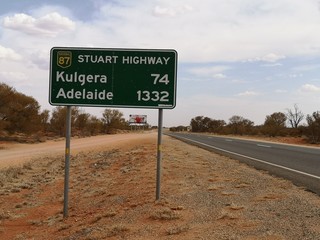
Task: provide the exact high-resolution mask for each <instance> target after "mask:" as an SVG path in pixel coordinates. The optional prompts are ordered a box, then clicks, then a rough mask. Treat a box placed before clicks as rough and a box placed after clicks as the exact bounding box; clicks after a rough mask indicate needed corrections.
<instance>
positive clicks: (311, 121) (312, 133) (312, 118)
mask: <svg viewBox="0 0 320 240" xmlns="http://www.w3.org/2000/svg"><path fill="white" fill-rule="evenodd" d="M306 119H307V124H308V127H307V136H308V139H309V141H310V142H311V143H319V142H320V111H316V112H314V113H313V114H312V115H307V118H306Z"/></svg>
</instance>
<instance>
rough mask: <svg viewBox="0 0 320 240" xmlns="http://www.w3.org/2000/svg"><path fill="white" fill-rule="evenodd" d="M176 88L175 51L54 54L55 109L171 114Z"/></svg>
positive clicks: (51, 94) (58, 50)
mask: <svg viewBox="0 0 320 240" xmlns="http://www.w3.org/2000/svg"><path fill="white" fill-rule="evenodd" d="M176 87H177V52H176V51H175V50H156V49H150V50H147V49H95V48H63V47H55V48H52V49H51V53H50V92H49V102H50V104H51V105H57V106H59V105H72V106H96V107H135V108H158V109H160V108H163V109H172V108H174V107H175V105H176Z"/></svg>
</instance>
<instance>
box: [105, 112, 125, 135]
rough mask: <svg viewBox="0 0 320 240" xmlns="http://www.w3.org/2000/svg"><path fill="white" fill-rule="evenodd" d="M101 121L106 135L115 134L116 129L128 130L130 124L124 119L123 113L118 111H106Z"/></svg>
mask: <svg viewBox="0 0 320 240" xmlns="http://www.w3.org/2000/svg"><path fill="white" fill-rule="evenodd" d="M102 116H103V118H102V119H101V120H102V122H103V127H104V131H105V133H114V131H115V130H116V129H127V128H128V124H127V123H126V121H125V119H124V118H123V113H122V112H120V111H119V110H116V109H105V110H104V112H103V114H102Z"/></svg>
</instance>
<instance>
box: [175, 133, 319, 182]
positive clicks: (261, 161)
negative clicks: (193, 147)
mask: <svg viewBox="0 0 320 240" xmlns="http://www.w3.org/2000/svg"><path fill="white" fill-rule="evenodd" d="M179 138H182V139H185V140H188V141H190V142H194V143H197V144H200V145H203V146H206V147H210V148H214V149H217V150H219V151H222V152H226V153H230V154H233V155H236V156H239V157H244V158H247V159H250V160H253V161H256V162H260V163H264V164H267V165H270V166H273V167H278V168H282V169H284V170H287V171H291V172H295V173H299V174H301V175H305V176H308V177H312V178H315V179H318V180H320V177H318V176H316V175H312V174H309V173H305V172H301V171H298V170H295V169H292V168H288V167H284V166H281V165H278V164H274V163H270V162H266V161H263V160H260V159H257V158H253V157H248V156H246V155H242V154H239V153H235V152H231V151H228V150H224V149H222V148H218V147H214V146H211V145H208V144H205V143H202V142H198V141H194V140H191V139H189V138H184V137H180V136H179Z"/></svg>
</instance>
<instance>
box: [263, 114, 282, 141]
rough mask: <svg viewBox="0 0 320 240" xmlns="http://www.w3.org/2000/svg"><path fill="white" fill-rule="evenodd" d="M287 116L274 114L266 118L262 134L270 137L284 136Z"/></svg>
mask: <svg viewBox="0 0 320 240" xmlns="http://www.w3.org/2000/svg"><path fill="white" fill-rule="evenodd" d="M286 121H287V116H286V115H285V114H284V113H282V112H275V113H273V114H271V115H268V116H267V117H266V120H265V122H264V127H263V133H264V134H266V135H269V136H270V137H275V136H281V135H284V133H285V129H286Z"/></svg>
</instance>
